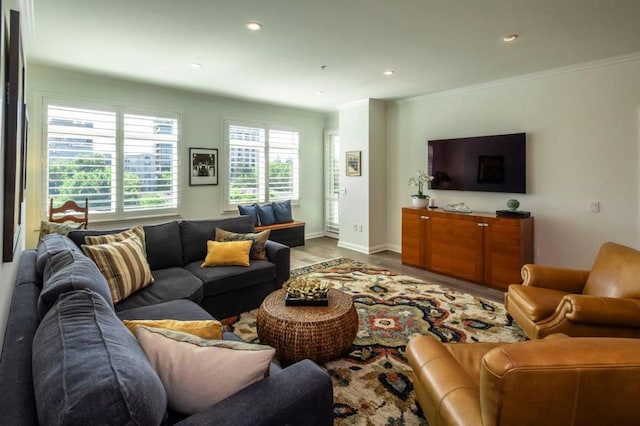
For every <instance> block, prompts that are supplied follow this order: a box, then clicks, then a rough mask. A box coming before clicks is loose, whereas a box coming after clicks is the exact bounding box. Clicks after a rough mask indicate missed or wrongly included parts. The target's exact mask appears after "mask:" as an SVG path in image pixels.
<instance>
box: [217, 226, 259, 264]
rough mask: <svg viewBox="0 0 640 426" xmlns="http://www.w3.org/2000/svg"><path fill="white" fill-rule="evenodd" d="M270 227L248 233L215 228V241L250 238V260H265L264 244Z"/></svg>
mask: <svg viewBox="0 0 640 426" xmlns="http://www.w3.org/2000/svg"><path fill="white" fill-rule="evenodd" d="M270 233H271V230H270V229H267V230H265V231H262V232H257V233H253V232H250V233H248V234H239V233H237V232H229V231H226V230H224V229H220V228H216V241H243V240H251V241H252V244H251V251H250V252H249V259H251V260H267V249H266V247H265V246H266V244H267V240H268V239H269V234H270Z"/></svg>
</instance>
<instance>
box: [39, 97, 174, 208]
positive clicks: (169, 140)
mask: <svg viewBox="0 0 640 426" xmlns="http://www.w3.org/2000/svg"><path fill="white" fill-rule="evenodd" d="M46 114H47V117H46V122H47V126H46V132H47V164H46V166H47V173H46V179H47V183H46V188H47V191H46V198H47V199H46V200H45V205H48V200H49V199H50V198H53V199H54V204H56V205H57V204H61V203H62V202H64V201H66V200H74V201H76V202H78V203H79V204H83V203H84V199H85V198H88V199H89V211H90V213H91V214H101V215H102V216H103V217H104V218H108V217H114V218H119V217H125V216H126V217H129V216H131V215H132V213H133V215H134V216H135V215H136V214H135V212H141V213H140V215H142V214H143V213H144V212H147V211H154V212H156V213H172V212H175V211H177V208H178V142H179V141H178V119H177V118H175V117H161V116H157V115H144V114H130V113H126V112H124V110H123V109H122V108H115V107H114V108H104V109H99V108H78V107H76V106H73V107H70V106H66V105H65V104H64V103H62V102H59V103H58V102H54V101H48V102H47V105H46Z"/></svg>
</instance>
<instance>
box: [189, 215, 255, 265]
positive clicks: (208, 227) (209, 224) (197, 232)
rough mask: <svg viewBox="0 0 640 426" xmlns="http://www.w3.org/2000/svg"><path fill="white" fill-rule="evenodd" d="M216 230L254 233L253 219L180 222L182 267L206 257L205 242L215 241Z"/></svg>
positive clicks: (237, 217) (230, 218)
mask: <svg viewBox="0 0 640 426" xmlns="http://www.w3.org/2000/svg"><path fill="white" fill-rule="evenodd" d="M216 228H222V229H226V230H228V231H231V232H240V233H247V232H253V231H254V227H253V219H252V218H251V217H249V216H235V217H228V218H224V219H214V220H183V221H182V222H180V238H181V239H182V257H183V260H184V262H183V264H184V265H186V264H188V263H191V262H195V261H197V260H199V261H200V262H202V261H203V260H204V258H205V257H206V256H207V241H208V240H214V239H215V231H216Z"/></svg>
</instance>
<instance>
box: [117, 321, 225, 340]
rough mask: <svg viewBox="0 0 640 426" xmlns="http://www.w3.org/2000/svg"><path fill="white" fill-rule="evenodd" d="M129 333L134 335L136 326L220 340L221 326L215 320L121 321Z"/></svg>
mask: <svg viewBox="0 0 640 426" xmlns="http://www.w3.org/2000/svg"><path fill="white" fill-rule="evenodd" d="M122 322H123V323H124V325H126V326H127V328H128V329H129V331H130V332H132V333H133V334H134V335H135V331H136V325H143V326H146V327H155V328H162V329H164V330H173V331H181V332H183V333H189V334H193V335H194V336H198V337H201V338H203V339H217V340H219V339H222V324H221V323H220V321H216V320H202V321H178V320H171V319H164V320H122Z"/></svg>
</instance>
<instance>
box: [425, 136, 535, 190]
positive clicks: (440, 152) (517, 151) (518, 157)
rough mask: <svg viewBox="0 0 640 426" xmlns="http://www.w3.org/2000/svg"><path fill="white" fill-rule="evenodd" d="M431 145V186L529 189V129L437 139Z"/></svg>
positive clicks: (444, 187)
mask: <svg viewBox="0 0 640 426" xmlns="http://www.w3.org/2000/svg"><path fill="white" fill-rule="evenodd" d="M427 149H428V159H429V167H428V170H429V174H430V175H431V176H433V177H434V179H433V181H432V182H431V183H430V184H429V188H430V189H453V190H458V191H487V192H511V193H522V194H524V193H526V192H527V167H526V165H527V159H526V151H527V149H526V134H525V133H513V134H509V135H493V136H478V137H471V138H458V139H440V140H433V141H429V143H428V148H427Z"/></svg>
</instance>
